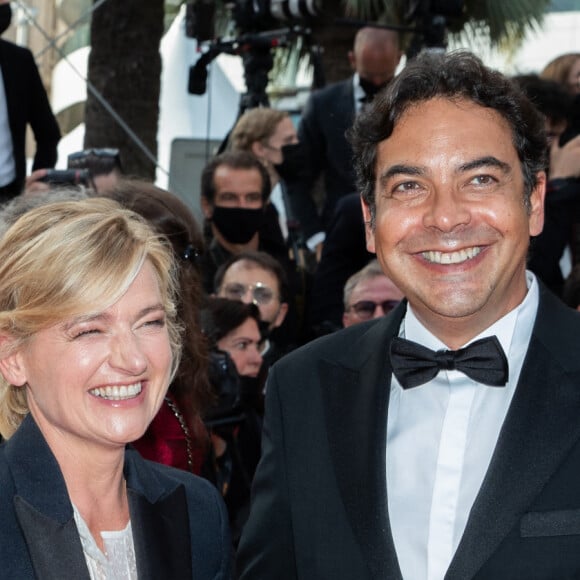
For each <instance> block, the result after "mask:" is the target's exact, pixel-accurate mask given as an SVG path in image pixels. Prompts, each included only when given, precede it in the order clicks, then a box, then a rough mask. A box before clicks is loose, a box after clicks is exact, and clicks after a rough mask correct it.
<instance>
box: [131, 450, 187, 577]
mask: <svg viewBox="0 0 580 580" xmlns="http://www.w3.org/2000/svg"><path fill="white" fill-rule="evenodd" d="M126 461H127V462H130V459H129V456H127V458H126ZM137 469H138V468H137ZM131 479H133V477H132V478H131ZM154 484H155V482H152V481H146V482H144V486H145V488H147V489H145V488H141V489H137V490H136V489H134V488H133V487H132V486H131V481H130V480H128V492H129V511H130V513H131V528H132V530H133V543H134V545H135V557H136V560H137V572H138V575H139V580H157V579H158V578H193V572H192V564H191V562H192V557H191V537H190V536H191V535H190V526H189V515H188V510H187V500H186V496H185V488H184V487H183V485H179V484H177V483H176V485H175V487H174V488H173V489H172V490H171V491H169V493H164V494H163V495H159V493H151V491H152V487H153V486H154ZM135 487H140V486H135ZM157 491H159V490H157ZM165 491H166V490H165Z"/></svg>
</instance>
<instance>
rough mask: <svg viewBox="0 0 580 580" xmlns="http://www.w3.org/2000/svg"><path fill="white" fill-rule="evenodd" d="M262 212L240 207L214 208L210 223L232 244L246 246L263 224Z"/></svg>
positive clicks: (261, 210) (263, 215)
mask: <svg viewBox="0 0 580 580" xmlns="http://www.w3.org/2000/svg"><path fill="white" fill-rule="evenodd" d="M264 218H265V214H264V210H263V209H262V208H261V207H260V208H258V209H246V208H242V207H218V206H216V207H214V209H213V215H212V217H211V221H212V222H213V224H214V225H215V227H216V228H217V229H218V230H219V231H220V233H221V235H222V236H223V237H224V238H225V239H226V240H227V241H228V242H230V243H232V244H247V243H248V242H249V241H250V240H251V239H252V238H253V236H254V234H255V233H256V232H257V231H258V230H259V229H260V228H261V227H262V225H263V223H264Z"/></svg>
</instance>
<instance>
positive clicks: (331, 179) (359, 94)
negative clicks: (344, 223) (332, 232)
mask: <svg viewBox="0 0 580 580" xmlns="http://www.w3.org/2000/svg"><path fill="white" fill-rule="evenodd" d="M401 56H402V51H401V48H400V44H399V36H398V33H397V32H395V31H392V30H387V29H383V28H371V27H366V28H362V29H360V30H359V31H358V33H357V34H356V37H355V41H354V46H353V50H352V51H351V52H349V54H348V58H349V61H350V63H351V66H352V68H353V70H354V75H353V76H352V77H350V78H348V79H346V80H344V81H341V82H338V83H335V84H332V85H329V86H328V87H325V88H324V89H322V90H320V91H317V92H315V93H313V94H312V96H311V97H310V99H309V100H308V102H307V103H306V106H305V109H304V112H303V114H302V119H301V121H300V125H299V127H298V139H299V142H300V147H301V148H302V150H303V159H304V164H303V166H302V169H301V171H300V173H299V174H298V175H295V176H294V177H292V176H291V175H289V176H287V177H285V178H286V181H287V186H288V191H289V198H290V202H291V204H292V209H293V212H294V214H295V216H296V218H297V219H298V220H299V222H300V226H301V228H302V230H303V232H304V234H305V237H306V239H307V244H308V247H309V248H310V249H311V250H315V249H316V250H317V253H319V250H320V247H321V243H322V242H323V241H324V231H325V226H326V225H327V223H328V220H329V219H330V217H331V215H332V210H333V208H334V205H335V204H336V202H337V200H338V199H339V198H341V197H342V196H344V195H346V194H348V193H352V192H354V191H355V190H356V187H355V183H354V175H353V172H352V150H351V147H350V145H349V144H348V143H347V141H346V138H345V131H346V130H347V129H348V128H349V127H350V126H351V124H352V121H353V119H354V116H355V114H356V113H358V112H359V111H360V109H361V108H362V107H363V106H364V104H365V103H366V102H369V101H370V100H371V99H372V97H373V96H374V95H375V94H376V93H377V92H378V91H379V90H380V89H381V88H383V87H384V86H385V85H386V84H387V83H388V82H389V81H390V80H391V79H392V78H393V77H394V76H395V70H396V68H397V66H398V64H399V61H400V59H401ZM321 173H324V195H325V201H324V205H323V208H322V214H321V215H319V214H318V211H317V207H316V203H315V201H314V199H313V197H312V192H313V188H314V184H315V182H316V181H317V179H318V176H319V175H320V174H321Z"/></svg>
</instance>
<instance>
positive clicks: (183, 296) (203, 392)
mask: <svg viewBox="0 0 580 580" xmlns="http://www.w3.org/2000/svg"><path fill="white" fill-rule="evenodd" d="M103 197H109V198H111V199H114V200H116V201H118V202H119V203H121V204H122V205H123V206H125V207H126V208H128V209H131V210H133V211H134V212H136V213H138V214H140V215H142V216H143V217H144V218H145V219H147V220H148V221H149V223H150V224H151V225H152V226H153V227H154V229H155V230H156V231H158V232H159V233H160V234H163V235H165V236H166V237H167V239H168V240H169V241H170V242H171V246H172V248H173V251H174V253H175V255H176V256H177V258H178V260H179V264H180V268H179V281H178V282H179V285H178V287H179V297H178V298H179V302H178V304H177V309H178V319H179V320H180V322H181V324H182V325H183V331H184V335H183V352H182V356H181V362H180V364H179V368H178V370H177V374H176V376H175V378H174V379H173V382H172V383H171V385H170V386H169V391H168V393H167V396H166V397H165V400H164V403H163V405H162V407H161V409H160V410H159V413H158V414H157V416H156V417H155V418H154V419H153V422H152V423H151V425H150V426H149V428H148V429H147V431H146V433H145V435H144V436H143V437H142V438H141V439H139V440H137V441H135V443H134V446H135V447H136V448H137V450H138V451H139V452H140V453H141V454H142V455H143V456H144V457H146V458H147V459H151V460H153V461H157V462H159V463H164V464H166V465H172V466H174V467H179V468H181V469H185V470H187V471H191V472H192V473H195V474H198V475H204V476H205V477H207V478H208V479H211V480H213V479H214V475H213V470H212V466H211V462H210V461H209V458H210V441H209V434H208V432H207V430H206V429H205V426H204V424H203V421H202V419H201V415H202V413H203V411H204V410H205V408H206V407H207V406H208V405H209V404H210V403H211V402H212V396H211V390H210V386H209V381H208V374H207V368H208V367H207V358H208V357H207V349H206V344H205V340H204V338H203V336H202V334H201V329H200V321H199V308H200V305H201V300H202V286H201V274H200V271H199V268H198V259H199V256H200V255H201V254H202V253H203V247H204V246H203V237H202V235H201V229H200V227H199V226H198V224H197V222H196V221H195V218H194V217H193V214H192V213H191V211H190V210H189V208H188V207H187V206H186V205H185V204H184V203H183V202H182V201H181V200H180V199H179V198H178V197H177V196H175V195H173V194H172V193H169V192H168V191H165V190H163V189H159V188H158V187H155V186H154V185H153V184H151V183H149V182H146V181H137V180H122V181H120V182H119V183H118V184H117V187H116V188H115V189H113V190H111V191H108V192H106V193H104V194H103Z"/></svg>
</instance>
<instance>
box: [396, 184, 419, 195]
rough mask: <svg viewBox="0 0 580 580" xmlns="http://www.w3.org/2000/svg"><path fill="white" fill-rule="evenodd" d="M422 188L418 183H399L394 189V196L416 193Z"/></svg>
mask: <svg viewBox="0 0 580 580" xmlns="http://www.w3.org/2000/svg"><path fill="white" fill-rule="evenodd" d="M420 189H421V186H420V185H419V184H418V183H417V182H416V181H403V182H401V183H397V184H395V185H394V186H393V187H392V190H391V191H392V194H393V195H397V194H404V193H414V192H416V191H419V190H420Z"/></svg>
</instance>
